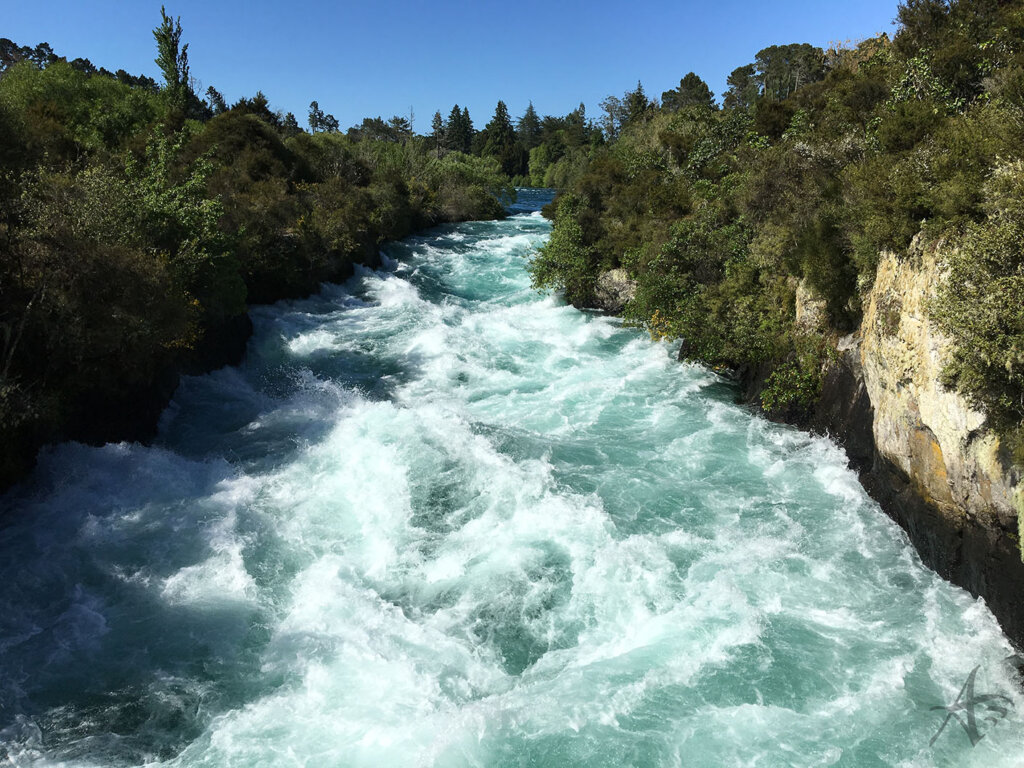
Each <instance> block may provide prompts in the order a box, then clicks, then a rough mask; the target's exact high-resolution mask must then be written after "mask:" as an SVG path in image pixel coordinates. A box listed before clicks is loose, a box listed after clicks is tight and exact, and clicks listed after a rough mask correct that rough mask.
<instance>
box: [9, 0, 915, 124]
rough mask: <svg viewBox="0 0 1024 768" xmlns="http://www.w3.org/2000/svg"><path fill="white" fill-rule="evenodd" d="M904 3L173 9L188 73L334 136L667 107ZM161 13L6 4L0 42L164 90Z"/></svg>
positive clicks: (79, 0) (266, 3) (129, 0)
mask: <svg viewBox="0 0 1024 768" xmlns="http://www.w3.org/2000/svg"><path fill="white" fill-rule="evenodd" d="M896 6H897V0H856V1H854V0H777V1H775V2H772V1H771V0H766V1H765V2H760V3H754V2H741V1H740V0H705V1H704V2H693V1H691V0H685V1H677V2H667V1H659V2H653V1H649V0H634V1H633V2H610V0H590V2H581V1H580V0H566V1H565V2H559V0H549V2H537V1H535V0H523V1H521V2H518V3H514V2H490V1H489V0H488V1H486V2H485V1H480V2H469V0H434V1H433V2H415V1H414V0H391V1H387V2H359V3H357V2H348V1H346V0H340V1H338V2H328V1H327V0H289V1H287V2H282V0H248V2H242V1H241V0H205V1H202V0H171V1H170V2H169V3H168V5H167V11H168V13H170V14H172V15H175V16H181V21H182V25H183V27H184V30H185V34H184V39H185V40H186V41H187V42H188V43H189V44H190V45H189V60H190V62H191V65H192V74H193V75H194V76H195V77H196V78H198V79H199V81H200V82H201V83H202V85H203V89H204V90H205V88H206V86H208V85H213V86H215V87H217V88H218V89H219V90H220V91H221V92H222V93H224V95H225V96H226V97H227V99H228V101H229V102H230V101H234V100H236V99H238V98H239V97H241V96H252V95H253V94H254V93H255V92H256V91H257V90H262V91H263V92H264V93H265V94H266V95H267V97H268V98H269V99H270V102H271V105H272V107H273V108H275V109H282V110H284V111H292V112H294V113H295V114H296V116H297V117H298V119H299V122H300V123H302V124H303V125H304V124H305V120H306V114H307V112H308V107H309V102H310V101H311V100H313V99H317V100H318V101H319V102H320V106H321V107H322V108H323V109H324V110H325V111H328V112H331V113H333V114H334V115H335V116H336V117H337V118H338V120H339V121H340V123H341V125H342V127H343V128H345V127H348V126H349V125H352V124H355V123H357V122H359V121H360V120H361V119H362V118H363V117H365V116H376V115H381V116H383V117H385V118H387V117H389V116H391V115H393V114H403V115H404V114H408V112H409V109H410V107H412V108H413V110H414V111H415V115H416V129H417V131H420V132H426V131H428V130H429V125H430V118H431V115H433V113H434V110H436V109H440V110H441V112H442V113H443V114H447V112H448V111H449V110H450V109H451V106H452V104H454V103H456V102H458V103H459V104H461V105H464V106H468V107H469V110H470V115H471V116H472V118H473V122H474V124H475V125H476V127H477V128H482V127H483V125H484V123H486V121H487V120H488V119H489V118H490V115H491V114H493V112H494V105H495V103H496V102H497V100H498V99H503V100H504V101H505V103H506V104H508V107H509V110H510V111H511V112H512V114H513V116H518V115H520V114H522V112H523V110H524V109H525V108H526V105H527V103H528V102H529V101H530V100H532V101H533V103H534V106H535V107H536V108H537V110H538V111H539V112H540V113H541V114H565V113H566V112H568V111H569V110H571V109H573V108H575V106H576V105H577V104H579V103H580V102H581V101H582V102H584V103H585V104H586V105H587V110H588V114H590V115H592V116H596V115H597V112H598V103H599V102H600V101H601V99H603V98H604V97H605V96H607V95H608V94H615V95H621V94H622V93H623V92H624V91H625V90H627V89H630V88H632V87H633V86H635V84H636V82H637V80H640V81H642V82H643V84H644V88H645V90H646V91H647V92H648V93H649V94H651V95H660V94H661V92H662V91H664V90H666V89H668V88H672V87H674V86H676V85H677V84H678V83H679V79H680V78H681V77H682V76H683V75H684V74H686V73H687V72H689V71H691V70H693V71H695V72H696V73H697V74H699V75H700V76H701V77H703V78H704V79H705V80H707V82H708V84H709V85H710V86H711V89H712V90H713V91H714V92H715V93H716V94H720V93H721V92H722V90H724V88H725V78H726V77H727V76H728V74H729V72H730V71H732V70H733V69H734V68H735V67H737V66H740V65H742V64H746V63H747V62H749V61H752V60H753V58H754V54H755V53H756V52H757V51H758V50H760V49H761V48H763V47H765V46H767V45H772V44H776V43H779V44H782V43H791V42H809V43H813V44H815V45H820V46H825V45H826V44H828V43H829V42H832V41H837V40H840V41H841V40H858V39H863V38H865V37H870V36H872V35H874V34H877V33H879V32H889V33H890V34H891V33H892V31H893V29H894V28H893V26H892V20H893V18H894V17H895V16H896ZM159 16H160V4H159V3H157V2H141V1H140V0H35V2H26V0H0V36H3V37H9V38H11V39H12V40H14V41H15V42H17V43H19V44H21V45H26V44H27V45H35V44H36V43H38V42H43V41H46V42H49V43H50V44H51V45H52V46H53V47H54V49H55V50H56V51H57V53H59V54H61V55H64V56H67V57H68V58H69V59H71V58H75V57H76V56H84V57H86V58H89V59H91V60H92V61H93V63H94V64H96V65H97V66H104V67H107V68H108V69H110V70H116V69H118V68H124V69H127V70H128V71H129V72H132V73H138V74H143V73H144V74H149V75H150V76H153V77H158V71H157V69H156V65H155V64H154V63H153V58H154V53H155V50H154V44H153V38H152V35H151V30H152V29H153V27H154V26H156V24H157V22H158V21H159Z"/></svg>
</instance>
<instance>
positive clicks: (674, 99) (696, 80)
mask: <svg viewBox="0 0 1024 768" xmlns="http://www.w3.org/2000/svg"><path fill="white" fill-rule="evenodd" d="M661 106H662V107H664V108H665V109H668V110H671V111H673V112H675V111H676V110H679V109H682V108H684V107H710V108H711V109H714V107H715V94H713V93H712V92H711V89H710V88H708V84H707V83H705V82H704V81H703V80H701V79H700V77H698V76H697V74H696V73H694V72H688V73H687V74H686V76H685V77H683V79H682V80H680V81H679V87H678V88H675V89H673V90H671V91H665V92H664V93H663V94H661Z"/></svg>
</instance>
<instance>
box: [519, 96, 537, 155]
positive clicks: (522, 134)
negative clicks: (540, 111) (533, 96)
mask: <svg viewBox="0 0 1024 768" xmlns="http://www.w3.org/2000/svg"><path fill="white" fill-rule="evenodd" d="M516 134H517V135H518V136H519V143H520V144H522V145H523V147H524V148H525V149H526V151H527V152H529V151H530V150H531V149H533V148H534V147H536V146H537V145H538V144H540V117H538V116H537V110H535V109H534V108H533V102H532V101H531V102H530V105H529V106H528V107H527V108H526V111H525V112H524V113H523V116H522V117H521V118H519V123H518V125H517V126H516Z"/></svg>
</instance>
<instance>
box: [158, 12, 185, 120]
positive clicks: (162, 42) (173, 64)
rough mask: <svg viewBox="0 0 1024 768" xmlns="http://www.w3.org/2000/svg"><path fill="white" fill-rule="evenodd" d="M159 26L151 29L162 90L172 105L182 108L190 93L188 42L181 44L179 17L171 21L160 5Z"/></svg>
mask: <svg viewBox="0 0 1024 768" xmlns="http://www.w3.org/2000/svg"><path fill="white" fill-rule="evenodd" d="M160 18H161V22H160V26H159V27H157V28H156V29H154V30H153V37H154V38H155V39H156V50H157V56H156V59H155V61H156V65H157V66H158V67H160V72H161V73H163V76H164V92H165V93H166V95H167V99H168V101H169V102H170V104H171V105H172V106H175V107H178V108H181V109H184V107H185V105H186V103H187V101H188V96H189V94H190V93H191V89H190V85H189V83H190V78H189V68H188V43H185V45H181V17H180V16H179V17H178V18H177V20H175V21H172V20H171V17H170V16H168V15H167V13H166V11H165V10H164V7H163V6H160Z"/></svg>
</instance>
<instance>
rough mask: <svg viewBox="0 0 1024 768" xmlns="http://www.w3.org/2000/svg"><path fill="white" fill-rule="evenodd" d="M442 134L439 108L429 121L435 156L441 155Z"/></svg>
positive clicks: (442, 126) (442, 128) (442, 121)
mask: <svg viewBox="0 0 1024 768" xmlns="http://www.w3.org/2000/svg"><path fill="white" fill-rule="evenodd" d="M444 134H445V126H444V119H443V118H442V117H441V110H438V111H437V112H435V113H434V117H433V119H432V120H431V121H430V135H431V136H432V137H433V139H434V153H435V155H436V156H437V157H441V147H443V146H444Z"/></svg>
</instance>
